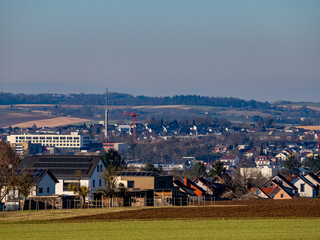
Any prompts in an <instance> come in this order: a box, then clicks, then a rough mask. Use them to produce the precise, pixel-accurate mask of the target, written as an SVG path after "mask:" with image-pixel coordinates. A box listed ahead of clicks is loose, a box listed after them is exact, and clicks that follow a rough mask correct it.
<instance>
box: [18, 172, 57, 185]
mask: <svg viewBox="0 0 320 240" xmlns="http://www.w3.org/2000/svg"><path fill="white" fill-rule="evenodd" d="M26 170H27V171H28V169H26ZM23 171H24V169H21V168H18V169H17V170H16V174H17V175H18V176H19V175H20V176H21V175H22V174H23ZM31 171H32V172H31V174H32V182H33V183H35V184H38V183H39V182H40V181H41V179H42V178H43V177H44V176H45V175H46V174H48V175H49V176H50V177H51V178H52V180H53V181H54V182H55V183H58V182H59V181H58V179H57V178H56V177H55V176H54V175H53V174H52V172H51V171H50V170H49V169H31Z"/></svg>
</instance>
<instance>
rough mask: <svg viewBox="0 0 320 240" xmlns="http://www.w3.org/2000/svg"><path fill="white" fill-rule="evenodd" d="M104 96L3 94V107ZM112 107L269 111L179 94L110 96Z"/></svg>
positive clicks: (96, 100) (254, 104) (98, 100)
mask: <svg viewBox="0 0 320 240" xmlns="http://www.w3.org/2000/svg"><path fill="white" fill-rule="evenodd" d="M105 99H106V95H105V94H83V93H82V94H23V93H19V94H13V93H0V105H14V104H40V103H41V104H76V105H104V104H105V101H106V100H105ZM108 103H109V104H110V105H124V106H135V105H203V106H217V107H232V108H253V109H256V108H264V109H266V108H270V104H269V103H268V102H258V101H255V100H250V101H246V100H243V99H239V98H233V97H205V96H199V95H179V96H178V95H176V96H173V97H148V96H133V95H131V94H123V93H109V96H108Z"/></svg>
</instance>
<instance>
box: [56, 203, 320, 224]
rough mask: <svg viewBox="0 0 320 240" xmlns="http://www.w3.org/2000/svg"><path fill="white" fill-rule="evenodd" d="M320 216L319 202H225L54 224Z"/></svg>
mask: <svg viewBox="0 0 320 240" xmlns="http://www.w3.org/2000/svg"><path fill="white" fill-rule="evenodd" d="M265 217H271V218H275V217H320V199H294V200H253V201H226V202H217V203H216V205H213V206H206V207H195V206H190V207H160V208H147V209H136V210H132V209H131V210H127V211H120V212H109V213H106V214H96V215H87V216H79V217H72V218H64V219H60V220H57V221H59V222H60V221H64V222H70V221H71V222H73V221H75V222H78V221H97V220H98V221H101V220H102V221H103V220H106V221H110V220H111V221H112V220H123V219H188V218H189V219H197V218H202V219H203V218H265Z"/></svg>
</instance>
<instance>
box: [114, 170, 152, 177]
mask: <svg viewBox="0 0 320 240" xmlns="http://www.w3.org/2000/svg"><path fill="white" fill-rule="evenodd" d="M117 174H118V175H119V176H131V177H132V176H134V177H151V176H158V173H156V172H125V171H121V172H117Z"/></svg>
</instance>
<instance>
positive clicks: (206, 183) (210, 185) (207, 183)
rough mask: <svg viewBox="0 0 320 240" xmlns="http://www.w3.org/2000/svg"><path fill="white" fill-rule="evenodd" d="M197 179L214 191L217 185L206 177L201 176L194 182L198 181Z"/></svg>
mask: <svg viewBox="0 0 320 240" xmlns="http://www.w3.org/2000/svg"><path fill="white" fill-rule="evenodd" d="M197 180H198V181H199V182H201V183H202V184H203V185H205V186H206V187H207V188H209V189H210V190H211V191H213V192H214V190H215V187H214V186H213V185H212V184H211V183H210V182H209V181H208V180H207V179H205V178H204V177H199V178H197V179H195V180H194V181H193V182H196V181H197Z"/></svg>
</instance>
